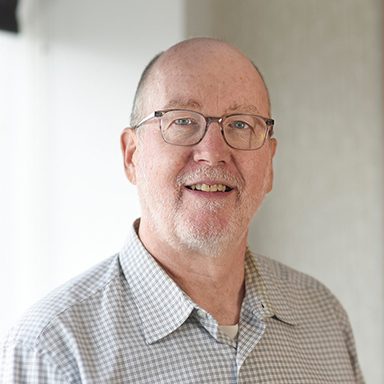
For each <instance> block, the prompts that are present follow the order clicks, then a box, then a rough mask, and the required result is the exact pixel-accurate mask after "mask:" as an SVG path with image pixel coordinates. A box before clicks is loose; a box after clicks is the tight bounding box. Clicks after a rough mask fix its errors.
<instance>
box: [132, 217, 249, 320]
mask: <svg viewBox="0 0 384 384" xmlns="http://www.w3.org/2000/svg"><path fill="white" fill-rule="evenodd" d="M142 224H143V223H141V224H140V228H139V236H140V239H141V241H142V243H143V244H144V246H145V247H146V249H147V250H148V251H149V253H151V255H152V256H153V257H154V258H155V259H156V261H157V262H158V263H159V264H160V265H161V266H162V268H163V269H164V270H165V271H166V272H167V273H168V275H169V276H170V277H171V278H172V279H173V280H174V281H175V282H176V284H177V285H178V286H179V287H180V288H181V289H182V290H183V291H184V292H185V293H186V294H187V295H188V296H189V297H190V298H191V299H192V300H193V301H194V302H195V303H196V304H197V305H198V306H199V307H201V308H203V309H204V310H206V311H207V312H209V313H210V314H211V315H212V316H213V317H214V318H215V319H216V321H217V322H218V323H219V324H220V325H230V324H236V323H238V321H239V317H240V309H241V304H242V301H243V297H244V293H245V289H244V256H245V251H246V233H245V235H244V238H243V239H240V241H239V242H236V243H233V244H231V245H228V244H226V245H225V247H222V248H221V251H220V252H217V254H216V255H214V256H212V255H206V254H205V252H200V251H199V250H195V249H190V248H188V247H184V248H183V247H181V246H179V247H177V248H174V247H172V245H170V244H169V242H166V241H162V240H161V239H159V238H158V237H156V236H147V235H148V234H150V233H151V232H148V231H147V230H146V228H145V225H142ZM152 233H153V232H152Z"/></svg>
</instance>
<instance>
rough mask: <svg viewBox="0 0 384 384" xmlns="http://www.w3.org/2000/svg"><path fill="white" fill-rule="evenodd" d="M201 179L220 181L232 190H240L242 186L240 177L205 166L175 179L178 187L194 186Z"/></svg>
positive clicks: (221, 169)
mask: <svg viewBox="0 0 384 384" xmlns="http://www.w3.org/2000/svg"><path fill="white" fill-rule="evenodd" d="M202 178H208V179H212V180H220V181H222V182H225V183H226V184H228V185H229V186H231V187H232V188H237V189H238V190H242V188H243V186H244V180H243V179H242V178H241V177H240V176H237V175H234V174H233V173H231V172H229V171H227V170H225V169H223V168H220V167H210V166H207V165H203V166H200V167H199V168H196V169H194V170H192V171H187V172H185V173H182V174H180V175H179V176H177V178H176V183H177V185H178V186H182V185H188V184H194V183H196V181H200V179H202Z"/></svg>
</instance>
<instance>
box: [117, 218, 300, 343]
mask: <svg viewBox="0 0 384 384" xmlns="http://www.w3.org/2000/svg"><path fill="white" fill-rule="evenodd" d="M138 225H139V220H136V222H135V223H134V225H133V226H132V228H131V231H130V233H129V235H128V238H127V241H126V243H125V245H124V247H123V248H122V250H121V252H120V264H121V266H122V270H123V273H124V275H125V278H126V280H127V282H128V285H129V289H130V290H131V292H132V295H133V298H134V301H135V304H136V305H137V307H138V309H139V314H140V318H141V322H142V324H143V332H144V336H145V339H146V342H147V343H148V344H151V343H154V342H156V341H158V340H160V339H162V338H164V337H165V336H167V335H169V334H170V333H172V332H173V331H175V330H176V329H178V328H179V327H180V326H181V325H182V324H183V323H184V322H185V321H186V320H187V319H188V317H189V316H190V315H191V313H192V311H193V310H194V309H195V310H197V309H199V308H198V306H197V305H196V304H195V303H193V301H192V300H191V299H190V298H189V297H188V296H187V295H186V294H185V293H184V292H183V291H182V290H181V289H180V288H179V287H178V285H177V284H176V283H175V282H174V281H173V280H172V279H171V278H170V277H169V276H168V275H167V273H166V272H165V271H164V270H163V269H162V268H161V267H160V266H159V264H158V263H157V262H156V260H155V259H154V258H153V257H152V256H151V255H150V254H149V253H148V251H147V250H146V249H145V248H144V246H143V244H142V243H141V241H140V239H139V238H138V235H137V233H136V229H137V228H138ZM135 228H136V229H135ZM245 260H246V262H245V284H246V296H245V298H244V304H245V305H246V306H249V307H250V309H251V311H252V312H253V313H254V314H255V315H256V316H258V317H260V316H262V317H273V316H275V317H277V318H278V319H279V320H281V321H283V322H285V323H288V324H291V325H294V324H296V323H297V322H296V320H295V315H294V310H293V307H292V305H291V304H290V296H289V289H288V287H287V286H286V283H285V281H284V280H283V279H282V278H281V276H279V275H278V273H277V271H276V268H274V267H273V266H274V262H273V261H272V260H270V259H268V258H266V257H263V256H259V255H253V254H252V253H251V252H250V251H249V250H247V252H246V257H245Z"/></svg>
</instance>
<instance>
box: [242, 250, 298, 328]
mask: <svg viewBox="0 0 384 384" xmlns="http://www.w3.org/2000/svg"><path fill="white" fill-rule="evenodd" d="M246 256H247V257H246V288H247V287H248V286H250V287H252V288H251V289H252V290H254V292H255V293H254V294H252V297H257V298H259V300H260V301H261V304H262V307H263V312H264V317H276V318H278V319H279V320H281V321H283V322H285V323H287V324H290V325H295V324H297V323H298V322H297V316H296V313H295V308H294V305H293V302H292V296H291V295H290V289H291V288H290V287H289V286H288V283H287V281H286V280H285V279H284V277H283V276H281V274H280V273H279V269H278V268H276V266H277V265H278V264H277V263H276V262H275V261H273V260H271V259H269V258H267V257H264V256H260V255H254V254H252V253H251V252H250V251H249V250H247V255H246ZM252 271H253V272H252Z"/></svg>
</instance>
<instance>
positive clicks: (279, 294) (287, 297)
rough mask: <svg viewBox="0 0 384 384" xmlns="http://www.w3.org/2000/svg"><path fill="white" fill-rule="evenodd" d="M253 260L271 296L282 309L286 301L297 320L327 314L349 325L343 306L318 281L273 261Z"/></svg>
mask: <svg viewBox="0 0 384 384" xmlns="http://www.w3.org/2000/svg"><path fill="white" fill-rule="evenodd" d="M253 256H254V260H255V261H256V265H257V269H258V271H259V273H260V275H261V277H262V280H263V282H264V284H265V285H266V288H267V292H268V295H270V296H271V299H272V300H273V301H275V304H276V306H280V307H281V306H282V304H283V303H282V301H285V303H284V305H285V304H286V306H288V307H289V309H290V311H291V313H294V316H295V317H296V318H297V319H300V318H301V319H302V320H303V319H304V318H307V319H308V318H309V317H312V316H320V317H323V316H324V315H325V314H327V316H330V317H331V318H332V319H333V320H334V321H335V320H336V322H337V323H338V324H340V325H343V326H344V325H347V324H348V321H349V320H348V317H347V314H346V312H345V310H344V308H343V306H342V305H341V303H340V302H339V300H338V299H337V298H336V296H335V295H334V294H333V293H332V292H331V290H330V289H329V288H328V287H327V286H326V285H324V284H323V283H322V282H320V281H319V280H318V279H316V278H315V277H313V276H310V275H308V274H306V273H303V272H300V271H298V270H296V269H294V268H292V267H290V266H287V265H285V264H283V263H281V262H279V261H276V260H273V259H271V258H269V257H265V256H261V255H253ZM331 318H328V319H329V320H330V319H331Z"/></svg>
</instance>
